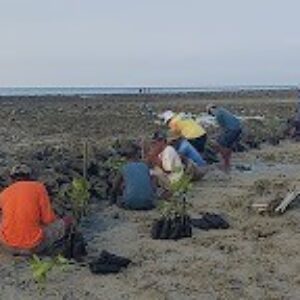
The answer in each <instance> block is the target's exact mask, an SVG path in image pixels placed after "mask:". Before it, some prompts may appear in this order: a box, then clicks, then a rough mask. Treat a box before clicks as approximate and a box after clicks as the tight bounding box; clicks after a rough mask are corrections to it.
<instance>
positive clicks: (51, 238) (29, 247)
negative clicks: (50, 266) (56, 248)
mask: <svg viewBox="0 0 300 300" xmlns="http://www.w3.org/2000/svg"><path fill="white" fill-rule="evenodd" d="M31 173H32V172H31V169H30V168H29V167H28V166H26V165H18V166H15V167H14V168H13V169H12V170H11V173H10V177H11V179H12V181H13V183H12V184H11V185H10V186H9V187H7V188H6V189H5V190H4V191H2V192H1V194H0V216H1V218H0V220H1V223H0V245H1V246H2V248H4V250H7V251H9V252H12V253H13V254H25V255H30V254H32V253H41V252H46V251H48V250H49V249H51V246H52V245H53V244H54V242H56V241H58V240H61V239H62V238H63V237H64V235H65V232H66V230H67V229H68V228H69V227H70V226H71V224H72V223H73V219H72V217H70V216H69V217H65V218H64V219H59V218H57V216H56V215H55V213H54V211H53V209H52V207H51V204H50V200H49V196H48V193H47V191H46V188H45V186H44V185H43V184H42V183H40V182H38V181H34V180H32V179H31Z"/></svg>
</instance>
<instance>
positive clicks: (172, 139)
mask: <svg viewBox="0 0 300 300" xmlns="http://www.w3.org/2000/svg"><path fill="white" fill-rule="evenodd" d="M207 111H208V113H209V114H211V115H212V116H214V117H215V118H216V121H217V123H218V124H219V126H220V128H221V133H220V136H219V138H218V140H217V142H216V143H215V146H214V148H215V150H216V151H217V152H218V153H220V154H221V156H222V158H223V166H222V169H223V170H224V171H226V172H227V171H229V168H230V157H231V147H232V145H233V143H234V142H235V141H236V140H237V139H238V138H239V136H240V134H241V123H240V121H239V119H238V118H237V117H235V116H234V115H233V114H232V113H231V112H229V111H228V110H226V109H224V108H222V107H217V106H215V105H209V106H208V107H207ZM163 120H164V123H165V125H167V127H168V128H169V131H170V135H166V134H165V133H164V132H163V131H157V132H155V133H154V135H153V137H152V140H151V142H150V145H148V147H144V146H145V145H143V146H142V147H143V148H144V149H143V152H144V153H145V154H144V155H143V157H141V155H140V150H141V146H138V145H136V144H131V145H130V146H129V147H128V148H127V149H126V151H124V153H123V155H124V157H125V158H126V163H125V164H124V165H123V166H122V168H121V170H120V173H119V175H118V176H117V177H116V178H115V181H114V184H113V188H112V200H113V201H112V202H113V203H116V204H118V205H119V206H121V207H124V208H127V209H151V208H153V207H154V206H155V202H156V200H157V198H158V194H159V192H161V194H160V195H162V196H163V197H165V198H167V197H168V194H169V193H170V191H171V185H172V184H173V183H175V182H177V181H178V180H180V179H181V178H182V176H183V174H185V173H187V174H188V175H189V176H190V177H191V178H192V179H200V178H202V177H203V176H204V175H205V173H206V172H207V169H208V168H207V163H206V161H205V160H204V159H203V152H204V150H205V144H206V141H207V133H206V131H205V129H204V128H203V127H202V126H201V125H200V124H198V123H197V122H196V121H195V120H193V119H191V118H182V117H181V116H180V115H176V114H175V113H173V112H172V111H166V112H165V113H164V114H163ZM10 177H11V180H12V183H11V185H10V186H9V187H7V188H6V189H4V191H2V192H1V194H0V246H1V248H2V249H4V250H7V251H9V252H11V253H15V254H28V255H30V254H32V253H43V252H47V251H48V250H49V249H50V248H51V246H52V245H53V244H54V243H55V242H57V241H59V240H62V239H63V238H64V237H65V235H66V233H67V232H68V230H69V228H70V227H71V226H72V224H74V222H75V221H74V219H73V218H72V217H71V216H66V217H64V218H58V217H57V216H56V214H55V212H54V210H53V208H52V206H51V202H50V199H49V195H48V193H47V190H46V188H45V186H44V184H43V183H41V182H38V181H35V180H34V179H33V178H32V171H31V169H30V167H28V166H26V165H19V166H16V167H14V168H13V169H12V170H11V173H10Z"/></svg>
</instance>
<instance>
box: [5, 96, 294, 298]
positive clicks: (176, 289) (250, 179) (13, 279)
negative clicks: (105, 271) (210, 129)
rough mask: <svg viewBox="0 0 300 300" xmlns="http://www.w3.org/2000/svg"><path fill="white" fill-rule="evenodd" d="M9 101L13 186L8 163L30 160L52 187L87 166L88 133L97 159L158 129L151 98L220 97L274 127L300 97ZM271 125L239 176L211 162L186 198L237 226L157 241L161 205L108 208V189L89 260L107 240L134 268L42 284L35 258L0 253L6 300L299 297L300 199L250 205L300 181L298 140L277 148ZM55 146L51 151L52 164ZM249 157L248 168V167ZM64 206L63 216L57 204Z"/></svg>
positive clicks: (96, 209)
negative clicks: (276, 211)
mask: <svg viewBox="0 0 300 300" xmlns="http://www.w3.org/2000/svg"><path fill="white" fill-rule="evenodd" d="M0 100H1V109H0V140H1V146H0V171H1V174H2V175H1V174H0V175H1V176H0V183H1V187H2V188H3V187H4V186H5V185H6V184H7V179H6V174H7V171H8V170H9V168H10V167H11V166H13V165H14V164H15V163H16V162H19V161H25V162H28V163H31V164H32V166H33V167H34V168H35V171H36V175H37V177H38V178H40V179H41V180H43V181H45V183H46V184H48V185H51V184H50V183H51V181H58V180H59V178H60V177H61V174H60V173H59V172H58V170H59V168H60V167H61V168H63V169H62V171H61V172H62V174H63V175H64V176H65V177H67V176H66V174H65V173H67V172H65V168H67V166H72V168H73V169H72V172H73V173H72V174H75V175H76V174H77V175H79V174H80V172H81V165H82V144H83V142H84V141H86V142H87V143H88V149H89V160H90V161H97V159H98V158H97V157H98V156H97V154H98V155H100V154H101V153H102V152H103V151H105V149H107V147H109V146H110V145H111V144H112V143H113V142H114V141H115V140H117V139H124V138H140V137H143V136H146V137H150V136H151V133H152V132H153V131H154V130H155V129H157V128H158V125H156V124H155V123H154V122H153V119H152V118H151V117H150V116H149V114H148V112H147V111H145V104H147V105H146V107H151V109H152V110H153V111H155V112H162V111H163V110H165V109H172V110H174V111H177V112H181V111H185V112H193V113H196V114H198V113H201V112H203V111H204V110H205V105H206V104H207V103H209V102H214V101H215V102H216V103H218V104H220V105H224V106H225V107H228V108H230V109H231V110H232V111H233V112H235V113H236V114H238V115H245V116H257V115H260V116H261V115H264V116H265V120H264V122H265V123H264V124H268V126H271V125H270V124H271V123H272V120H277V121H278V122H282V123H284V122H286V120H287V118H289V117H291V116H292V114H293V111H294V109H295V103H296V95H295V93H293V92H277V93H276V92H270V93H266V92H263V93H258V92H256V93H254V92H252V93H242V94H234V95H233V94H197V93H195V94H185V95H136V96H132V95H130V96H129V95H127V96H126V95H110V96H109V95H107V96H105V95H102V96H101V95H98V96H89V97H79V96H70V97H63V96H53V97H52V96H47V97H1V98H0ZM264 126H265V127H264V128H263V129H264V130H265V131H263V134H264V135H265V137H264V138H263V141H262V143H261V145H260V147H259V148H258V149H251V150H249V151H246V152H241V153H235V154H234V155H233V170H232V173H231V174H230V177H226V176H225V175H224V174H223V173H222V172H221V171H219V170H218V169H217V168H216V167H214V166H211V169H210V172H209V173H208V174H207V176H206V177H205V178H204V179H203V180H202V181H200V182H198V183H196V184H195V185H194V186H193V189H192V192H191V195H190V197H189V199H188V201H189V203H190V204H191V208H190V209H189V213H190V214H191V216H198V215H199V214H200V213H201V212H215V213H220V214H222V215H224V216H225V217H226V219H228V221H229V223H230V228H229V229H227V230H210V231H202V230H199V229H194V230H193V237H192V238H187V239H182V240H179V241H162V240H152V239H151V237H150V227H151V223H152V221H153V220H154V219H155V218H157V217H158V211H157V210H153V211H150V212H133V211H125V210H122V209H119V208H117V207H115V206H109V205H108V201H107V199H105V196H102V197H100V196H99V198H97V196H94V198H93V201H92V202H91V204H90V209H89V213H88V215H87V217H86V218H85V219H84V220H83V224H82V230H83V233H84V235H85V237H86V239H87V242H88V252H89V257H94V256H96V255H97V253H100V252H101V250H103V249H106V250H108V251H111V252H113V253H116V254H120V255H124V256H126V257H128V258H130V259H131V260H132V261H133V263H132V264H131V265H130V266H129V268H128V269H126V270H124V271H122V272H121V273H119V274H118V275H106V276H101V275H93V274H91V273H90V271H89V269H88V268H87V267H85V266H80V265H78V264H73V265H70V266H68V267H67V268H66V270H64V271H61V270H58V269H54V270H53V271H51V273H50V274H49V278H48V279H47V283H46V285H45V287H44V290H43V291H42V292H41V291H40V290H39V288H38V286H37V284H36V283H35V282H34V280H33V278H32V272H31V270H30V267H29V263H28V259H25V258H20V257H10V256H8V255H6V254H0V277H1V280H0V299H12V300H17V299H20V300H21V299H22V300H26V299H47V300H48V299H49V300H50V299H51V300H52V299H53V300H54V299H64V300H75V299H88V300H94V299H95V300H96V299H105V300H110V299H113V300H119V299H120V300H121V299H130V300H131V299H138V300H143V299H145V300H146V299H149V300H156V299H165V300H185V299H195V300H196V299H197V300H198V299H201V300H210V299H211V300H214V299H218V300H219V299H220V300H221V299H222V300H223V299H224V300H225V299H253V300H257V299H266V300H271V299H272V300H275V299H278V300H279V299H286V300H288V299H290V300H295V299H300V275H299V274H300V260H299V254H300V225H299V219H300V203H299V201H298V203H297V202H295V204H293V205H292V206H291V207H290V208H289V209H288V211H287V212H286V213H285V214H283V215H281V216H272V215H268V214H265V215H260V214H258V213H257V212H255V211H254V210H253V209H251V205H252V204H253V203H259V202H264V201H269V200H272V199H275V198H276V197H279V196H280V197H283V196H284V195H285V194H286V193H287V191H288V190H289V189H292V188H293V187H294V186H297V185H298V186H300V177H299V172H300V144H299V143H296V142H293V141H291V140H288V139H282V140H280V143H279V144H278V145H271V144H270V143H268V142H267V141H268V135H270V134H271V133H274V130H275V129H274V128H272V127H268V126H267V125H264ZM272 126H273V125H272ZM262 127H263V126H262ZM45 149H46V150H45ZM49 149H50V150H49ZM47 151H48V152H47ZM55 151H56V152H55ZM46 152H47V153H48V154H47V155H48V156H49V157H52V158H53V160H51V159H52V158H51V159H50V158H49V160H48V161H46V159H45V157H46V156H45V155H46V154H45V153H46ZM54 152H55V153H56V154H55V156H54V155H52V154H53V153H54ZM43 155H44V156H43ZM51 155H52V156H51ZM40 156H41V158H39V157H40ZM70 160H72V161H70ZM73 164H74V166H73ZM241 165H244V166H249V169H248V170H243V169H242V168H238V166H241ZM43 166H47V167H45V168H44V169H43ZM70 168H71V167H70ZM64 172H65V173H64ZM67 175H68V176H70V174H67ZM75 175H74V176H75ZM69 179H70V178H69ZM60 180H61V178H60ZM64 180H66V181H67V180H68V178H67V179H65V178H64ZM94 180H97V178H96V179H95V178H94ZM55 184H57V182H54V183H53V182H52V185H55ZM52 195H55V193H52ZM52 200H53V202H54V203H55V202H58V201H59V200H58V199H55V198H53V199H52ZM56 206H57V207H58V210H59V209H60V211H58V213H62V210H61V208H59V203H56Z"/></svg>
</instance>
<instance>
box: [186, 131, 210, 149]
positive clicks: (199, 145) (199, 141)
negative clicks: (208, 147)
mask: <svg viewBox="0 0 300 300" xmlns="http://www.w3.org/2000/svg"><path fill="white" fill-rule="evenodd" d="M188 141H189V142H190V144H191V145H192V146H193V147H194V148H195V149H196V150H197V151H198V152H200V153H203V152H204V149H205V144H206V141H207V134H206V133H205V134H203V135H202V136H199V137H197V138H195V139H188Z"/></svg>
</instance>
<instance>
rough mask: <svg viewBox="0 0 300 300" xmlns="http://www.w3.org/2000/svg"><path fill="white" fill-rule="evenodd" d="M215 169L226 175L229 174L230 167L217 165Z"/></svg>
mask: <svg viewBox="0 0 300 300" xmlns="http://www.w3.org/2000/svg"><path fill="white" fill-rule="evenodd" d="M217 167H218V169H219V170H221V171H222V172H224V173H225V174H227V175H229V174H230V170H231V168H230V166H224V165H223V164H217Z"/></svg>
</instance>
